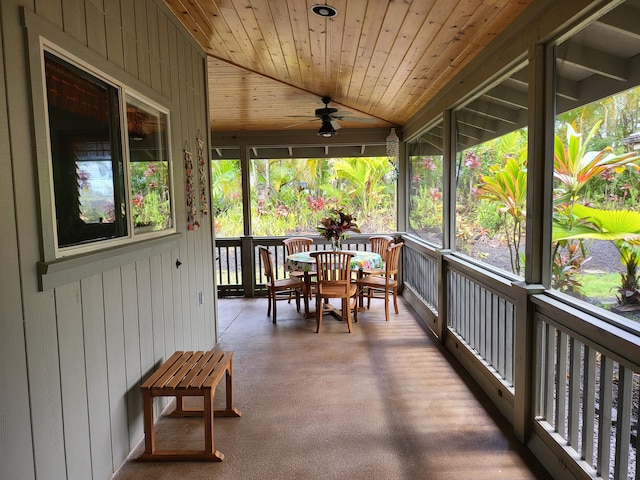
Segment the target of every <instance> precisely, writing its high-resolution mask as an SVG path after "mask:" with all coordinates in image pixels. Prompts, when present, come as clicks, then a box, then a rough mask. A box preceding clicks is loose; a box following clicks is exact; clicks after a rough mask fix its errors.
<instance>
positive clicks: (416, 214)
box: [407, 123, 444, 246]
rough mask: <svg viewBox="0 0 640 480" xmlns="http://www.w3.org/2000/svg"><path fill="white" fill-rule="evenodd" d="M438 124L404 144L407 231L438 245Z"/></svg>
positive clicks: (440, 145)
mask: <svg viewBox="0 0 640 480" xmlns="http://www.w3.org/2000/svg"><path fill="white" fill-rule="evenodd" d="M443 144H444V142H443V132H442V123H439V124H438V125H436V126H435V127H432V128H430V129H429V130H428V131H427V132H426V133H424V134H422V135H421V136H420V137H419V138H417V139H416V140H414V141H412V142H411V143H409V144H408V146H407V147H408V152H409V230H410V231H411V233H413V234H414V235H417V236H418V237H420V238H423V239H425V240H427V241H430V242H432V243H433V244H435V245H437V246H442V234H443V230H442V219H443V216H442V209H443V203H442V201H443V196H442V195H443V190H442V181H443V170H442V166H443V162H442V159H443Z"/></svg>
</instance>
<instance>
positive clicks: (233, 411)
mask: <svg viewBox="0 0 640 480" xmlns="http://www.w3.org/2000/svg"><path fill="white" fill-rule="evenodd" d="M232 364H233V362H232V361H231V360H229V366H228V367H227V371H226V372H225V377H226V378H225V389H226V392H225V393H226V408H225V409H224V410H220V409H218V410H214V414H215V416H216V417H240V416H242V413H241V412H240V410H238V409H237V408H236V407H234V406H233V366H232Z"/></svg>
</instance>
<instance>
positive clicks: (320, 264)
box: [311, 250, 358, 333]
mask: <svg viewBox="0 0 640 480" xmlns="http://www.w3.org/2000/svg"><path fill="white" fill-rule="evenodd" d="M354 255H355V254H354V253H351V252H335V251H331V250H325V251H318V252H311V256H312V257H313V258H314V259H315V261H316V270H317V273H318V282H317V284H316V324H317V328H316V333H319V332H320V328H321V326H322V315H323V313H324V312H323V300H326V299H329V298H339V299H341V300H342V320H346V322H347V327H348V329H349V333H351V332H352V325H351V308H352V305H351V299H352V298H353V299H354V300H355V301H354V303H353V307H355V308H353V315H354V321H357V320H358V309H357V305H356V303H357V298H356V294H357V292H358V289H357V286H356V284H355V282H352V281H351V257H353V256H354Z"/></svg>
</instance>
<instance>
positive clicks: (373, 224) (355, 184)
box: [251, 157, 396, 236]
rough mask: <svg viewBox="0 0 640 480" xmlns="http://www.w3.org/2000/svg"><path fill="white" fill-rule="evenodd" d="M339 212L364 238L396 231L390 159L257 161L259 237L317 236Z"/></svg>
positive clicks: (254, 203)
mask: <svg viewBox="0 0 640 480" xmlns="http://www.w3.org/2000/svg"><path fill="white" fill-rule="evenodd" d="M334 208H342V209H343V210H344V211H345V213H348V214H351V215H353V216H355V218H356V223H357V224H358V227H359V228H360V230H361V231H362V233H383V232H391V231H394V230H395V229H396V182H395V166H394V165H392V164H391V163H390V162H389V159H388V158H387V157H358V158H333V159H288V160H266V159H260V160H258V159H256V160H252V162H251V215H252V226H253V235H256V236H268V235H317V234H318V231H317V229H316V227H317V226H318V225H319V223H320V220H321V219H322V218H325V217H326V216H327V215H328V214H330V210H331V209H334Z"/></svg>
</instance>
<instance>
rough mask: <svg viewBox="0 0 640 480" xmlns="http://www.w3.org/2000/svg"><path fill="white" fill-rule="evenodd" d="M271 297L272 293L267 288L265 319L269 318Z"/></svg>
mask: <svg viewBox="0 0 640 480" xmlns="http://www.w3.org/2000/svg"><path fill="white" fill-rule="evenodd" d="M271 295H273V292H272V291H271V290H270V289H268V288H267V317H270V316H271Z"/></svg>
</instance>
